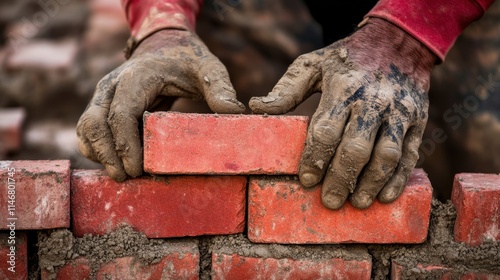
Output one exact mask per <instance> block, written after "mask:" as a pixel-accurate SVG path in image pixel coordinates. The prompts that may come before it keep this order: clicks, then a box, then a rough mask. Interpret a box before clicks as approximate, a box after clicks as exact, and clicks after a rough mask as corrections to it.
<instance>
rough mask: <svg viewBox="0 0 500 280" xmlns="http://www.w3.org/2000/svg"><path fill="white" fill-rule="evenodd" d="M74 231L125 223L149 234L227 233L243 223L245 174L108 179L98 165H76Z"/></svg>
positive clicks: (97, 231)
mask: <svg viewBox="0 0 500 280" xmlns="http://www.w3.org/2000/svg"><path fill="white" fill-rule="evenodd" d="M71 195H72V199H71V211H72V215H73V224H72V227H73V233H74V234H75V235H76V236H82V235H83V234H86V233H88V234H98V235H102V234H106V233H108V232H110V231H112V230H114V229H116V228H117V227H119V226H121V225H124V224H128V225H130V226H132V227H133V228H134V229H135V230H137V231H140V232H143V233H144V234H146V236H147V237H150V238H164V237H180V236H199V235H216V234H232V233H239V232H242V231H243V229H244V226H245V208H246V207H245V199H246V178H245V177H240V176H179V177H163V178H159V177H157V178H153V177H144V178H137V179H130V180H126V181H125V182H122V183H119V182H115V181H113V180H112V179H111V178H110V177H108V176H107V175H106V173H105V172H104V171H101V170H75V171H73V176H72V184H71Z"/></svg>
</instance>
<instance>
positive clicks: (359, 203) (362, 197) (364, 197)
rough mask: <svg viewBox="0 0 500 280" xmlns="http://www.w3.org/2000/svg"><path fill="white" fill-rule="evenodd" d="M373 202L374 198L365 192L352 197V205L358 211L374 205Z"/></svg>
mask: <svg viewBox="0 0 500 280" xmlns="http://www.w3.org/2000/svg"><path fill="white" fill-rule="evenodd" d="M372 202H373V198H372V196H371V195H369V194H367V193H364V192H363V193H360V194H357V195H354V196H352V197H351V203H352V205H353V206H354V207H356V208H358V209H364V208H367V207H368V206H370V205H371V204H372Z"/></svg>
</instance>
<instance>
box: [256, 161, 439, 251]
mask: <svg viewBox="0 0 500 280" xmlns="http://www.w3.org/2000/svg"><path fill="white" fill-rule="evenodd" d="M249 185H250V186H249V206H248V208H249V209H248V213H249V214H248V215H249V217H248V237H249V239H250V240H251V241H253V242H257V243H291V244H301V243H421V242H424V241H425V240H426V237H427V231H428V225H429V219H430V211H431V200H432V187H431V184H430V181H429V179H428V178H427V175H426V174H425V173H424V171H423V170H421V169H416V170H414V172H413V174H412V176H411V178H410V181H409V182H408V184H407V186H406V188H405V190H404V192H403V193H402V194H401V196H400V197H399V198H398V199H397V200H396V201H394V202H392V203H390V204H383V203H379V202H378V201H375V202H374V203H373V205H372V206H370V207H369V208H368V209H364V210H360V209H356V208H354V207H353V206H352V205H350V203H349V202H347V203H346V204H345V205H344V206H343V207H342V208H341V209H339V210H330V209H328V208H326V207H325V206H323V204H322V202H321V188H320V187H317V188H315V189H313V190H307V189H304V188H302V187H301V185H300V183H299V182H298V181H294V180H289V181H287V180H277V179H271V180H269V179H268V178H266V177H264V178H253V179H252V180H251V181H250V184H249Z"/></svg>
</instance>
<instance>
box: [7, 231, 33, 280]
mask: <svg viewBox="0 0 500 280" xmlns="http://www.w3.org/2000/svg"><path fill="white" fill-rule="evenodd" d="M14 234H15V235H11V231H0V279H2V280H24V279H27V278H28V235H27V234H26V232H22V231H15V232H14ZM11 236H14V237H15V238H10V239H9V237H11ZM9 240H14V241H15V244H12V243H9ZM11 247H13V248H11ZM12 249H14V250H12ZM12 266H13V267H12ZM9 268H11V270H12V269H13V270H14V271H11V270H9Z"/></svg>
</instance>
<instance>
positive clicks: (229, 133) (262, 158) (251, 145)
mask: <svg viewBox="0 0 500 280" xmlns="http://www.w3.org/2000/svg"><path fill="white" fill-rule="evenodd" d="M307 121H308V118H307V117H303V116H260V115H214V114H188V113H172V112H158V113H145V115H144V170H145V171H146V172H149V173H152V174H268V175H278V174H297V172H298V166H299V161H300V156H301V153H302V150H303V149H304V143H305V139H306V130H307Z"/></svg>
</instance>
